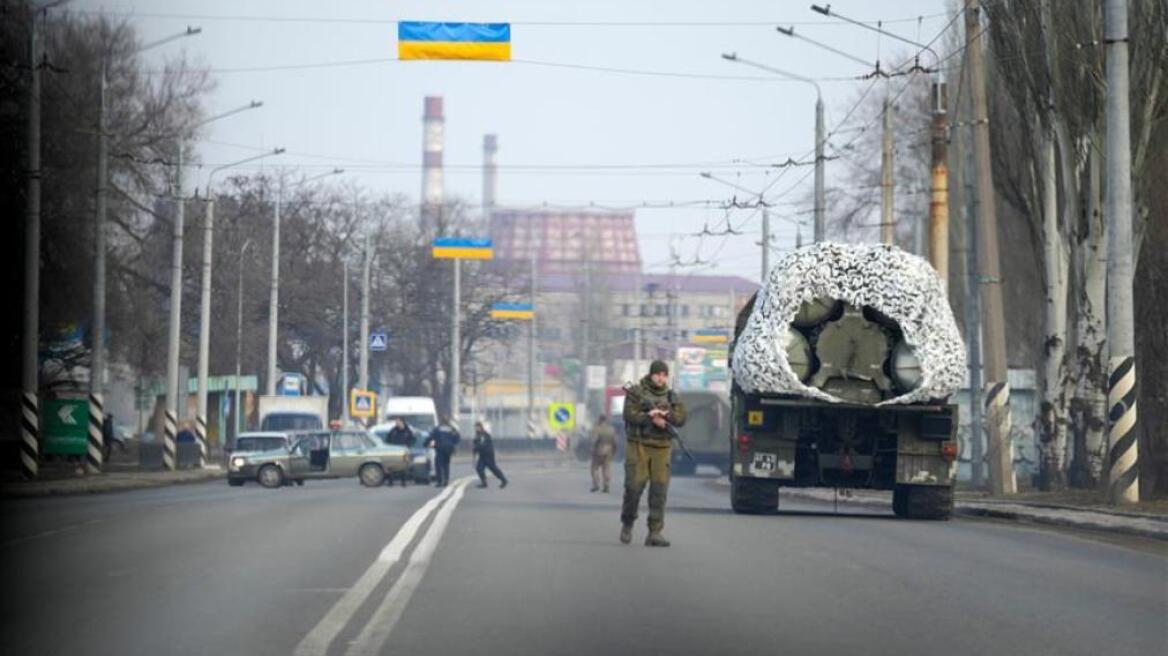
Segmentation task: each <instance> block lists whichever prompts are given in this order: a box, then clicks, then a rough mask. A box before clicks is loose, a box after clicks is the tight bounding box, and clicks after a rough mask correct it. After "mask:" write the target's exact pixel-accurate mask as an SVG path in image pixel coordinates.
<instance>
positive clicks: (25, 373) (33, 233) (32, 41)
mask: <svg viewBox="0 0 1168 656" xmlns="http://www.w3.org/2000/svg"><path fill="white" fill-rule="evenodd" d="M39 13H40V12H39V11H35V10H34V11H32V15H31V16H30V17H29V27H28V67H29V83H28V131H27V132H26V143H27V148H28V166H27V170H26V172H25V174H26V175H27V176H28V179H27V180H26V195H25V220H24V325H23V331H24V333H23V335H22V339H21V342H22V343H21V366H20V378H21V388H22V396H21V402H20V405H21V415H20V438H21V439H20V471H21V474H22V475H23V476H24V477H25V478H30V479H31V478H36V477H37V474H38V471H39V465H40V400H39V397H38V393H39V391H40V384H39V376H38V374H39V369H40V365H39V363H38V362H37V346H38V341H39V340H38V338H39V336H40V288H41V275H40V272H41V61H40V52H39V50H40V46H39V44H38V43H37V37H38V36H39V34H38V31H39V30H40V22H39V18H38V16H37V14H39Z"/></svg>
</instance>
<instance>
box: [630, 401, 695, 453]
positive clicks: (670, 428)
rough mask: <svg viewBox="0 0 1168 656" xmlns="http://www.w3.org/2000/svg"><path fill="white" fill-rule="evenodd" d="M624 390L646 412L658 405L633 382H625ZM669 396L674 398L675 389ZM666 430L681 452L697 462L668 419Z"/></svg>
mask: <svg viewBox="0 0 1168 656" xmlns="http://www.w3.org/2000/svg"><path fill="white" fill-rule="evenodd" d="M624 391H625V398H626V399H628V397H630V396H631V397H633V398H635V399H636V401H635V402H637V403H640V404H641V409H642V410H644V411H645V412H648V411H649V410H652V409H653V408H654V407H656V406H654V405H653V402H652V401H648V400H646V399H643V398H641V395H640V394H638V393H637V392H636V389H635V387H634V386H633V384H632V383H625V384H624ZM669 396H670V399H672V398H673V391H672V390H670V392H669ZM626 402H627V401H626ZM665 430H667V431H669V436H670V437H671V438H673V440H675V441H676V442H677V446H678V447H679V448H680V449H681V452H682V453H684V454H685V457H686V458H687V459H688V460H689V461H690V462H695V460H694V457H693V454H692V453H690V452H689V449H688V448H686V446H685V442H683V441H682V439H681V434H680V433H678V432H677V428H675V427H674V425H673V424H671V423H669V422H668V421H666V422H665Z"/></svg>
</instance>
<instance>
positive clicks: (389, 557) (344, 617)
mask: <svg viewBox="0 0 1168 656" xmlns="http://www.w3.org/2000/svg"><path fill="white" fill-rule="evenodd" d="M456 487H457V488H458V489H461V486H454V485H452V486H450V487H447V488H446V489H445V490H442V493H441V494H437V495H435V496H434V497H432V498H431V499H430V500H429V501H427V502H426V503H425V505H423V506H422V507H421V508H419V509H418V510H417V511H416V512H414V514H413V515H411V516H410V518H409V519H408V520H406V523H405V524H403V525H402V527H401V528H400V529H398V532H397V535H394V536H393V539H392V540H390V541H389V544H387V545H385V548H384V549H382V550H381V553H380V554H379V555H378V556H377V560H375V561H373V564H372V565H370V566H369V569H367V570H365V573H364V574H362V575H361V578H359V579H357V582H356V583H354V584H353V587H351V588H349V590H348V591H347V592H345V594H344V595H343V596H342V597H341V598H340V599H338V600H337V603H336V604H334V605H333V607H332V609H331V610H329V612H328V613H327V614H326V615H325V616H324V617H323V618H321V620H320V622H317V624H316V626H314V627H312V630H311V631H309V632H308V635H306V636H304V639H303V640H301V641H300V644H298V645H296V651H294V652H293V654H295V656H324V655H325V654H326V653H328V648H329V645H330V644H332V641H333V640H334V639H335V638H336V637H337V634H339V633H340V632H341V630H342V629H344V628H345V625H346V624H348V623H349V620H350V619H352V617H353V614H354V613H356V612H357V609H358V608H360V607H361V604H363V603H365V600H366V599H368V598H369V595H370V594H371V593H372V592H373V589H374V588H376V587H377V584H378V583H380V582H381V579H383V578H385V575H386V574H388V573H389V570H390V568H391V567H393V565H394V564H395V563H397V561H399V560H401V556H402V552H404V551H405V549H406V547H408V546H409V544H410V542H412V541H413V539H414V536H415V535H416V534H417V532H418V529H419V528H421V526H422V524H425V523H426V520H427V519H429V517H430V514H431V513H432V512H434V509H435V508H437V507H438V506H439V505H441V503H442V502H443V501H445V500H446V499H447V498H449V497H450V495H451V494H453V493H454V491H455V489H456Z"/></svg>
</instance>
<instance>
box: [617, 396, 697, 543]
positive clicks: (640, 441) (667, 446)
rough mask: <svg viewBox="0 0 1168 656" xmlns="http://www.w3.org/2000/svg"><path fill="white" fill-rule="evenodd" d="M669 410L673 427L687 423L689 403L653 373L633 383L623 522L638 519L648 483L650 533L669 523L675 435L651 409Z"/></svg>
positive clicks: (627, 412) (626, 410)
mask: <svg viewBox="0 0 1168 656" xmlns="http://www.w3.org/2000/svg"><path fill="white" fill-rule="evenodd" d="M653 408H662V409H666V410H668V411H669V416H668V417H667V421H668V422H669V423H670V424H672V425H673V426H675V427H676V426H682V425H683V424H685V416H686V413H685V405H684V404H683V403H682V402H681V400H680V399H678V398H677V395H676V394H674V393H673V391H672V390H670V389H669V387H668V386H663V387H657V386H656V385H654V384H653V381H652V380H651V379H650V377H649V376H645V377H644V378H642V379H641V382H640V383H638V384H637V385H633V386H631V387H630V388H629V389H628V390H627V392H626V396H625V407H624V420H625V430H626V433H627V435H628V437H627V441H628V444H627V445H626V447H625V498H624V504H623V506H622V508H621V523H623V524H624V525H626V526H631V525H632V524H633V522H635V521H636V520H637V506H639V505H640V503H641V493H642V492H644V490H645V484H646V483H648V485H649V532H650V533H660V532H661V530H662V528H664V526H665V497H666V494H667V493H668V491H669V476H670V470H671V467H670V457H671V455H672V451H673V448H672V444H673V443H672V435H671V434H670V432H669V430H668V429H666V428H658V427H656V426H654V425H653V421H652V419H650V418H649V411H650V410H652V409H653Z"/></svg>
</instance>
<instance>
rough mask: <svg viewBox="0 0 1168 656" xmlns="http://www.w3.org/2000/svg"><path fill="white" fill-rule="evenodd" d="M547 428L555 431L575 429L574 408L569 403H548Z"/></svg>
mask: <svg viewBox="0 0 1168 656" xmlns="http://www.w3.org/2000/svg"><path fill="white" fill-rule="evenodd" d="M548 426H550V427H552V428H553V429H555V430H567V429H571V428H575V427H576V407H575V406H574V405H573V404H571V403H549V404H548Z"/></svg>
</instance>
